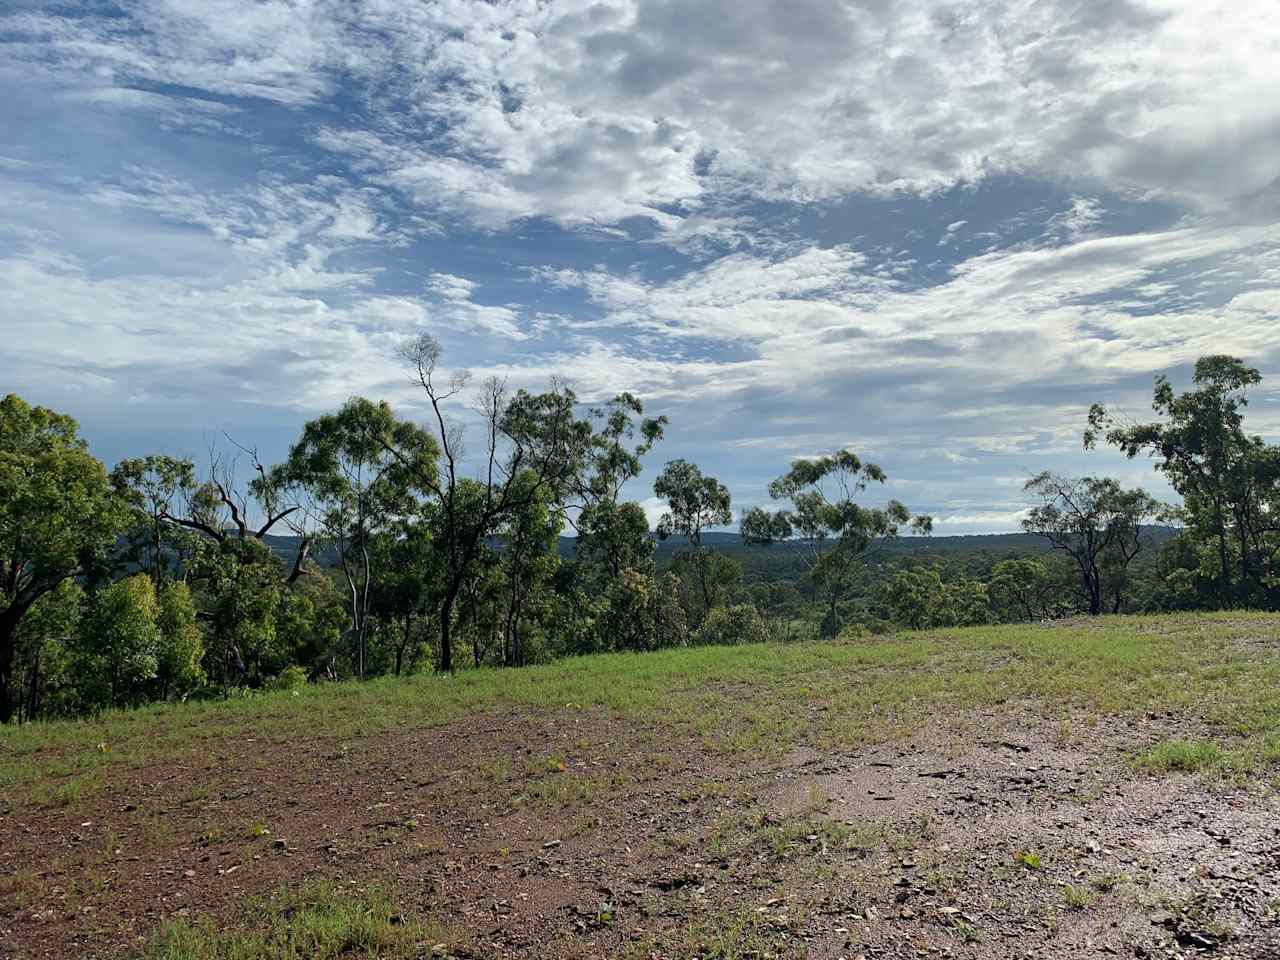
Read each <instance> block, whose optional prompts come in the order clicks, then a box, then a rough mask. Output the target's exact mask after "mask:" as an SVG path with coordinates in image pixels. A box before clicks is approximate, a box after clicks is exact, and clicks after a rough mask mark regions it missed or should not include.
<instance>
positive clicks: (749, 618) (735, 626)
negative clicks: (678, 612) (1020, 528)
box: [695, 603, 769, 646]
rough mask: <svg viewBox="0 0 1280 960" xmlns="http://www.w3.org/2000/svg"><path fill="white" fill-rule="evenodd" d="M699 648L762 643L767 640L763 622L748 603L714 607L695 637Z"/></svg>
mask: <svg viewBox="0 0 1280 960" xmlns="http://www.w3.org/2000/svg"><path fill="white" fill-rule="evenodd" d="M695 639H696V642H697V643H698V644H699V645H700V646H710V645H713V644H714V645H729V646H732V645H736V644H740V643H764V642H765V641H766V640H767V639H769V635H768V632H767V631H766V629H765V625H764V621H763V620H761V619H760V614H759V613H757V612H756V608H755V607H753V606H751V604H749V603H739V604H734V605H733V606H731V607H723V606H721V607H716V608H714V609H713V610H712V611H711V612H710V613H708V614H707V617H706V619H705V620H704V621H703V623H702V626H701V627H699V628H698V632H697V634H696V635H695Z"/></svg>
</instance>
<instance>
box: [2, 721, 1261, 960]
mask: <svg viewBox="0 0 1280 960" xmlns="http://www.w3.org/2000/svg"><path fill="white" fill-rule="evenodd" d="M1033 706H1034V705H1028V709H1026V710H1022V709H1018V708H1015V707H1012V706H1008V705H1006V707H1004V708H1002V709H1001V710H1000V711H999V712H996V713H991V714H983V713H967V714H963V715H956V716H938V717H936V718H934V720H933V721H932V722H931V723H929V724H928V725H926V726H925V727H924V728H922V729H920V730H917V731H915V732H914V733H912V734H911V735H910V736H905V737H902V738H899V739H895V740H893V741H890V742H888V743H883V744H880V745H878V746H874V747H868V748H864V749H858V750H852V751H848V752H827V751H816V750H812V749H808V748H806V749H803V750H797V751H794V752H792V753H791V754H790V755H788V756H786V757H784V758H783V759H781V760H778V759H772V760H766V759H760V758H752V757H741V756H737V757H732V758H724V757H719V756H716V755H714V754H712V753H710V752H708V749H707V748H706V746H705V745H704V744H703V743H702V742H701V741H700V740H696V739H671V735H670V734H669V733H668V732H666V731H665V730H663V729H662V728H661V727H660V726H658V725H653V726H637V725H636V724H633V723H623V722H621V721H618V720H616V719H611V718H609V717H607V716H604V715H601V714H592V713H590V712H575V713H572V714H568V713H566V714H539V715H520V716H515V715H512V716H500V715H494V714H489V715H485V716H483V717H482V718H480V719H476V718H472V719H470V720H468V721H466V722H459V723H455V724H451V725H448V726H444V727H439V728H436V729H432V730H427V731H401V732H396V733H393V734H387V735H380V736H376V737H372V738H369V739H367V740H363V741H354V742H347V743H334V742H313V743H310V744H302V745H300V744H297V743H285V742H274V741H272V740H271V739H269V738H266V737H263V738H244V739H241V740H238V741H236V742H227V741H225V740H213V741H211V744H212V745H211V746H210V747H209V749H208V750H207V751H206V752H205V753H204V754H203V755H201V756H200V757H198V758H195V759H192V760H191V761H189V762H186V763H183V764H172V765H167V766H160V767H150V768H146V769H133V770H129V769H125V768H123V767H116V768H109V772H108V778H109V779H108V784H107V789H106V790H104V791H103V792H101V793H100V794H98V795H97V796H95V797H90V798H86V799H83V800H79V801H76V803H75V804H73V805H72V806H68V807H49V806H43V807H39V806H21V805H19V806H14V807H13V808H12V809H8V810H6V809H5V807H4V804H3V802H0V814H2V815H0V878H3V880H4V885H0V891H3V896H2V897H0V958H3V960H11V958H19V957H21V958H28V957H30V958H36V957H39V958H46V957H48V958H81V957H85V958H95V957H120V956H129V955H130V954H131V953H133V952H135V951H137V950H138V949H140V947H141V945H142V944H143V943H144V942H145V940H146V938H147V937H148V936H149V934H150V933H151V932H152V931H153V930H154V929H155V928H156V927H157V926H158V925H159V924H160V923H161V922H162V921H163V920H164V919H166V918H171V917H174V916H191V917H202V916H214V917H234V916H236V911H237V909H239V905H241V904H242V903H243V902H244V900H245V898H247V897H252V896H259V895H265V894H268V893H269V892H270V891H272V890H273V889H276V888H278V887H279V885H281V884H290V885H293V884H298V883H301V882H302V881H304V880H305V879H308V878H328V879H332V880H335V881H337V882H340V883H344V884H345V883H350V884H352V885H353V886H363V885H366V884H369V883H379V884H383V885H385V886H387V887H389V888H390V889H392V890H394V891H395V894H396V896H397V901H398V902H399V903H401V904H402V905H403V908H404V910H405V911H406V912H413V913H414V914H419V915H422V916H425V917H430V918H432V919H433V920H438V921H440V922H442V923H444V924H446V925H448V926H449V927H451V928H453V929H454V930H455V931H456V935H454V936H452V937H450V938H449V940H448V943H447V951H446V952H447V953H448V954H449V955H452V956H457V957H465V956H472V957H493V958H526V957H527V958H563V957H614V956H631V957H643V958H653V960H663V958H676V957H704V958H707V957H715V956H737V957H751V956H761V957H763V956H774V957H789V956H795V957H812V958H837V957H844V958H846V960H854V958H857V957H861V958H864V960H872V958H905V957H913V958H914V957H972V958H1003V957H1094V956H1098V957H1106V956H1123V957H1192V956H1213V957H1252V958H1264V957H1280V927H1277V912H1276V911H1277V909H1278V908H1280V817H1278V816H1277V814H1278V813H1280V801H1278V800H1277V797H1276V795H1275V794H1274V791H1273V790H1272V789H1271V787H1270V785H1268V784H1264V783H1262V782H1256V781H1255V782H1233V783H1230V784H1224V783H1221V782H1215V783H1209V782H1206V781H1205V780H1203V779H1200V778H1197V777H1194V776H1189V775H1183V774H1178V775H1166V776H1160V777H1149V776H1145V775H1142V774H1139V773H1138V772H1136V770H1135V769H1134V768H1133V766H1132V764H1131V763H1130V758H1131V756H1132V754H1133V752H1134V751H1135V750H1136V749H1137V748H1139V747H1140V746H1142V745H1144V744H1148V743H1151V742H1154V741H1156V740H1159V739H1164V738H1166V737H1169V736H1171V735H1185V731H1179V730H1178V728H1177V726H1176V725H1175V724H1174V722H1173V721H1171V720H1168V719H1163V718H1149V719H1147V720H1144V721H1134V722H1130V721H1122V720H1107V719H1104V720H1099V721H1096V722H1093V723H1089V722H1085V721H1083V720H1079V721H1075V722H1072V721H1071V720H1070V718H1067V720H1066V721H1064V722H1059V721H1056V720H1054V721H1051V720H1046V719H1044V718H1042V717H1041V716H1040V714H1039V712H1038V711H1036V710H1034V709H1030V707H1033ZM434 946H435V945H434V944H424V945H423V955H424V956H428V955H431V951H432V948H433V947H434ZM730 947H732V948H733V949H734V950H736V951H737V952H736V953H735V952H732V950H731V949H730ZM717 951H719V952H717ZM440 953H441V949H439V948H437V949H436V955H439V954H440Z"/></svg>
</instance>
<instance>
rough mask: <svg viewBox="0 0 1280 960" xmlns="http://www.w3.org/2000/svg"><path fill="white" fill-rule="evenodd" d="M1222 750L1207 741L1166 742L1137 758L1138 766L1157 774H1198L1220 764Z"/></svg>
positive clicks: (1222, 757)
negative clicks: (1173, 772)
mask: <svg viewBox="0 0 1280 960" xmlns="http://www.w3.org/2000/svg"><path fill="white" fill-rule="evenodd" d="M1224 759H1225V756H1224V754H1223V751H1222V748H1221V747H1219V746H1218V745H1217V744H1216V743H1213V742H1211V741H1207V740H1167V741H1165V742H1164V743H1158V744H1156V745H1155V746H1154V747H1151V748H1150V749H1149V750H1147V751H1145V752H1144V753H1143V754H1142V755H1141V756H1139V757H1138V766H1140V767H1142V768H1143V769H1146V770H1151V771H1154V772H1157V773H1168V772H1169V771H1179V772H1182V773H1200V772H1202V771H1205V770H1209V769H1212V768H1214V767H1217V766H1219V765H1221V764H1222V762H1223V760H1224Z"/></svg>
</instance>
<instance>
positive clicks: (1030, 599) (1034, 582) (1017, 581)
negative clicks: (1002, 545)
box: [987, 558, 1062, 623]
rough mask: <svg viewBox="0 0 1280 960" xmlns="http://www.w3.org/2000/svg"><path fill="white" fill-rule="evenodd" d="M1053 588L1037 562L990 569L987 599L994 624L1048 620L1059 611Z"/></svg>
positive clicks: (1024, 561)
mask: <svg viewBox="0 0 1280 960" xmlns="http://www.w3.org/2000/svg"><path fill="white" fill-rule="evenodd" d="M1054 586H1055V585H1054V583H1053V580H1052V578H1051V577H1050V574H1049V568H1048V566H1047V565H1046V564H1045V563H1044V562H1043V561H1041V560H1035V559H1031V558H1016V559H1012V560H1001V561H1000V562H999V563H997V564H996V565H995V566H994V567H992V568H991V580H990V581H989V582H988V584H987V596H988V598H989V600H990V602H991V609H992V612H993V613H994V615H995V617H996V619H997V620H1000V621H1003V622H1006V623H1010V622H1028V623H1029V622H1034V621H1036V620H1048V619H1051V618H1053V617H1054V616H1055V615H1057V613H1058V612H1059V611H1060V610H1061V609H1062V605H1061V601H1060V599H1058V598H1057V596H1056V591H1055V589H1054Z"/></svg>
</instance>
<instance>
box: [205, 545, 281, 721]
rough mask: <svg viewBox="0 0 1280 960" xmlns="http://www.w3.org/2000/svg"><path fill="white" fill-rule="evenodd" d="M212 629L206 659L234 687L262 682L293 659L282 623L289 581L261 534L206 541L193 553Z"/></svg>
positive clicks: (213, 674)
mask: <svg viewBox="0 0 1280 960" xmlns="http://www.w3.org/2000/svg"><path fill="white" fill-rule="evenodd" d="M193 576H195V577H196V578H197V579H198V580H199V581H200V586H201V606H202V609H201V612H200V616H201V619H202V620H203V621H204V624H205V627H206V629H207V631H208V641H209V643H208V648H207V650H206V651H205V658H204V663H205V667H206V668H207V669H206V672H207V673H208V674H209V676H210V679H211V680H213V681H214V682H216V683H220V684H221V685H222V689H223V694H224V695H227V694H229V693H230V691H231V688H232V687H238V686H242V685H248V686H251V687H252V686H260V685H261V684H262V682H263V681H264V680H266V679H267V678H269V677H271V676H274V675H275V674H276V673H277V672H279V671H280V670H281V669H283V668H284V667H285V666H286V665H287V663H286V660H287V656H288V651H286V650H285V649H284V648H283V647H282V646H281V644H280V642H279V640H280V637H279V633H278V631H277V629H276V627H277V618H278V617H279V614H280V611H281V599H282V594H283V593H284V589H285V584H284V581H283V580H282V578H281V577H280V576H279V571H278V568H277V566H276V564H275V562H274V558H273V557H272V556H271V553H270V551H269V550H268V548H267V547H266V545H265V544H263V543H262V542H261V541H260V540H258V539H256V538H253V537H249V538H241V537H233V538H230V539H227V540H226V541H224V542H221V543H216V542H201V543H200V544H199V545H198V549H197V552H196V555H195V557H194V558H193Z"/></svg>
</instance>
